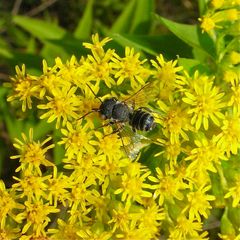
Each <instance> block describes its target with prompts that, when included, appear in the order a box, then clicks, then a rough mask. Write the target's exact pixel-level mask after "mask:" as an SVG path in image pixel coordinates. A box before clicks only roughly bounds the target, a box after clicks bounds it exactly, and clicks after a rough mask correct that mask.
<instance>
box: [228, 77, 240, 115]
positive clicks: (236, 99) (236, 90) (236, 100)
mask: <svg viewBox="0 0 240 240" xmlns="http://www.w3.org/2000/svg"><path fill="white" fill-rule="evenodd" d="M231 85H232V86H231V90H232V92H231V99H230V100H229V102H228V106H231V107H232V109H233V114H240V78H239V80H236V81H231Z"/></svg>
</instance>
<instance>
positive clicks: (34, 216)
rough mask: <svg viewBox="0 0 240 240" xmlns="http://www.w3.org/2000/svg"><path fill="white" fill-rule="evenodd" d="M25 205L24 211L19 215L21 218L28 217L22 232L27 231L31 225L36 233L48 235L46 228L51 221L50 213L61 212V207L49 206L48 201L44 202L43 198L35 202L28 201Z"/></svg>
mask: <svg viewBox="0 0 240 240" xmlns="http://www.w3.org/2000/svg"><path fill="white" fill-rule="evenodd" d="M24 205H25V210H24V212H22V213H19V215H18V217H19V218H20V217H21V218H22V219H26V222H25V223H24V227H23V228H22V233H23V234H25V233H27V232H28V230H29V229H30V227H31V228H32V229H31V231H33V232H34V233H36V235H37V236H40V235H41V234H43V235H44V236H46V231H45V228H46V227H47V225H48V223H49V222H50V218H49V216H48V215H50V214H52V213H57V212H59V209H57V208H55V207H53V206H49V204H48V203H43V200H36V201H34V202H32V201H26V202H24Z"/></svg>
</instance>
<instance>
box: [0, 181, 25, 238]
mask: <svg viewBox="0 0 240 240" xmlns="http://www.w3.org/2000/svg"><path fill="white" fill-rule="evenodd" d="M23 208H24V207H23V205H22V204H20V203H17V202H16V196H15V194H14V191H9V190H7V189H6V187H5V184H4V182H3V181H2V180H0V229H5V227H6V221H7V219H8V217H11V219H13V220H15V221H18V220H17V218H16V216H15V214H14V212H15V211H16V209H23ZM1 234H4V233H1V230H0V237H1ZM5 234H7V233H5ZM0 239H1V238H0Z"/></svg>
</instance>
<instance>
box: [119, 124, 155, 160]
mask: <svg viewBox="0 0 240 240" xmlns="http://www.w3.org/2000/svg"><path fill="white" fill-rule="evenodd" d="M119 136H120V138H121V140H122V144H123V149H124V151H125V152H126V154H127V156H128V157H129V158H131V159H132V160H134V159H136V157H137V155H138V153H139V152H140V150H141V149H142V148H143V147H145V146H147V145H149V144H150V143H152V141H151V140H150V139H148V138H147V137H145V136H143V135H141V134H138V133H135V132H133V131H132V129H131V128H130V127H129V126H126V125H125V126H124V127H122V129H121V131H120V132H119Z"/></svg>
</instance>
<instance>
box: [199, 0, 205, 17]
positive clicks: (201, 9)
mask: <svg viewBox="0 0 240 240" xmlns="http://www.w3.org/2000/svg"><path fill="white" fill-rule="evenodd" d="M206 7H207V1H206V0H198V9H199V15H200V16H202V15H203V14H204V13H205V10H206Z"/></svg>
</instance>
